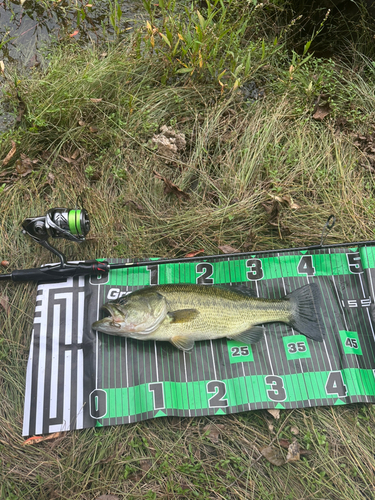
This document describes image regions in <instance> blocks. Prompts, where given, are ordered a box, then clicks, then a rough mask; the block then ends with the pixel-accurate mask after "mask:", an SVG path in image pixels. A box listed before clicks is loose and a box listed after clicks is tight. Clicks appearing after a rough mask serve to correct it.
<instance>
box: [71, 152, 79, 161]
mask: <svg viewBox="0 0 375 500" xmlns="http://www.w3.org/2000/svg"><path fill="white" fill-rule="evenodd" d="M78 156H79V149H76V150H75V151H74V153H73V154H72V156H71V158H72V160H76V159H77V158H78Z"/></svg>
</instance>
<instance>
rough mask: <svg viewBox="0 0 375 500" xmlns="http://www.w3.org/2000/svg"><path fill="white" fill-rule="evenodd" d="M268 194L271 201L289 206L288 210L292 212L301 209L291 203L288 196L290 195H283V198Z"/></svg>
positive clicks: (291, 199)
mask: <svg viewBox="0 0 375 500" xmlns="http://www.w3.org/2000/svg"><path fill="white" fill-rule="evenodd" d="M268 194H269V196H270V197H271V198H272V199H273V200H275V201H277V202H278V203H281V204H282V205H286V206H289V208H292V209H294V210H298V209H299V208H301V207H300V206H299V205H297V203H295V202H294V201H293V198H292V197H291V196H290V194H285V195H283V196H276V195H274V194H272V193H268Z"/></svg>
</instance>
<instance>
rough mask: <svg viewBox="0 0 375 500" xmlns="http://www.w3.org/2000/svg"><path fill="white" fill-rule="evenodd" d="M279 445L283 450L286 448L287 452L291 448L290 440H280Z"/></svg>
mask: <svg viewBox="0 0 375 500" xmlns="http://www.w3.org/2000/svg"><path fill="white" fill-rule="evenodd" d="M279 445H280V446H281V448H285V449H286V450H287V449H288V448H289V445H290V441H289V440H288V439H279Z"/></svg>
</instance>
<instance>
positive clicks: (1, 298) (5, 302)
mask: <svg viewBox="0 0 375 500" xmlns="http://www.w3.org/2000/svg"><path fill="white" fill-rule="evenodd" d="M0 306H1V307H2V308H3V309H4V311H5V312H6V314H7V315H8V314H9V312H10V305H9V298H8V295H0Z"/></svg>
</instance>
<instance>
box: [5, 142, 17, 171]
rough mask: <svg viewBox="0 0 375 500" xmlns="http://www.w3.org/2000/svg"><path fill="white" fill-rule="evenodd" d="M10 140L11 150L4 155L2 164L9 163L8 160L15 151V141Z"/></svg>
mask: <svg viewBox="0 0 375 500" xmlns="http://www.w3.org/2000/svg"><path fill="white" fill-rule="evenodd" d="M11 142H12V147H11V150H10V151H9V153H8V154H7V155H6V157H5V158H4V160H3V166H4V165H6V164H7V163H9V160H11V159H12V157H13V155H14V153H15V152H16V151H17V147H16V143H15V142H14V141H11Z"/></svg>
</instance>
